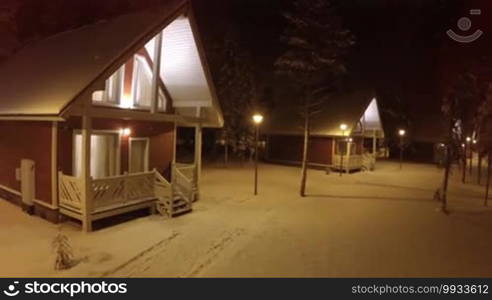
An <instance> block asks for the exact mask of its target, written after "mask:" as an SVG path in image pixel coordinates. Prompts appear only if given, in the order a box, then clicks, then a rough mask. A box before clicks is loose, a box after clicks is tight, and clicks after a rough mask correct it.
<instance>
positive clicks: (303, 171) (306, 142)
mask: <svg viewBox="0 0 492 300" xmlns="http://www.w3.org/2000/svg"><path fill="white" fill-rule="evenodd" d="M304 114H305V115H304V147H303V151H302V169H301V190H300V195H301V197H305V196H306V181H307V167H308V150H309V125H310V124H309V123H310V116H309V101H307V102H306V104H305V107H304Z"/></svg>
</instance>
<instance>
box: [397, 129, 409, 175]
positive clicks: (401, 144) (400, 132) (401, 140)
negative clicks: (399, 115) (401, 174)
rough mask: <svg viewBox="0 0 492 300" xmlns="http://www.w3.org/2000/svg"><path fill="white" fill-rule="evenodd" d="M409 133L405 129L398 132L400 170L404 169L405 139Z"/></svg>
mask: <svg viewBox="0 0 492 300" xmlns="http://www.w3.org/2000/svg"><path fill="white" fill-rule="evenodd" d="M406 134H407V132H406V131H405V130H404V129H400V130H398V135H399V136H400V170H401V169H402V164H403V139H404V138H405V135H406Z"/></svg>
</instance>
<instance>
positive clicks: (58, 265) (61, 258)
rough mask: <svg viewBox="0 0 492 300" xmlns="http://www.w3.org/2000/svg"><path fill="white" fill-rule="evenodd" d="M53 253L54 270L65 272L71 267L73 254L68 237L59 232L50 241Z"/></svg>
mask: <svg viewBox="0 0 492 300" xmlns="http://www.w3.org/2000/svg"><path fill="white" fill-rule="evenodd" d="M51 245H52V247H53V250H54V251H55V255H56V259H55V270H66V269H69V268H71V267H72V266H73V252H72V247H71V246H70V241H69V240H68V237H67V236H66V235H64V234H62V233H61V232H59V233H58V234H57V235H56V237H55V238H54V239H53V241H52V244H51Z"/></svg>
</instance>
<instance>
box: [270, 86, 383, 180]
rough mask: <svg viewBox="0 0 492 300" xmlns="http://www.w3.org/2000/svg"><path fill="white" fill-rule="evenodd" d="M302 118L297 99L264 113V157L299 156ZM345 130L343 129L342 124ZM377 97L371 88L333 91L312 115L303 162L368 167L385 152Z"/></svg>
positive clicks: (293, 159)
mask: <svg viewBox="0 0 492 300" xmlns="http://www.w3.org/2000/svg"><path fill="white" fill-rule="evenodd" d="M303 124H304V121H303V118H302V116H301V114H300V107H299V105H297V104H296V103H292V104H290V103H289V105H281V106H279V107H277V108H276V109H274V111H273V112H272V113H271V116H269V117H268V118H266V123H265V126H264V128H263V129H262V130H263V131H262V133H263V135H264V136H265V138H266V149H265V159H266V160H267V161H270V162H275V163H283V164H299V163H300V162H301V160H302V152H303V138H304V126H303ZM342 124H344V125H345V126H346V130H342V129H343V128H344V126H342ZM384 136H385V135H384V130H383V125H382V122H381V116H380V113H379V107H378V102H377V99H376V97H375V95H374V93H373V92H371V91H357V92H344V93H337V94H332V95H330V96H329V97H327V100H326V101H325V102H324V103H323V105H322V106H321V107H320V109H319V111H318V112H317V113H316V114H315V115H314V116H313V117H312V120H311V135H310V142H309V152H308V161H309V165H310V166H312V167H321V168H331V169H333V170H339V171H340V170H342V171H344V172H351V171H356V170H363V169H367V170H373V169H374V166H375V163H376V159H377V157H382V156H386V155H387V154H386V148H385V147H384V143H383V142H384Z"/></svg>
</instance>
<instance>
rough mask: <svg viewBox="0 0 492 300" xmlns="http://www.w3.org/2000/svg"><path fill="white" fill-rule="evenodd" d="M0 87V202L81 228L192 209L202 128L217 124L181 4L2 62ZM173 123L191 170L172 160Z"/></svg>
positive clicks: (43, 43)
mask: <svg viewBox="0 0 492 300" xmlns="http://www.w3.org/2000/svg"><path fill="white" fill-rule="evenodd" d="M0 90H1V91H2V93H1V94H0V165H1V166H2V168H1V169H0V197H1V198H3V199H6V200H10V201H12V202H14V203H17V204H20V205H22V206H23V208H24V209H25V210H27V211H30V212H33V213H35V214H36V215H38V216H41V217H44V218H46V219H48V220H51V221H53V222H57V221H58V220H60V215H61V216H67V217H70V218H73V219H77V220H80V221H81V224H82V226H83V228H84V230H86V231H91V229H92V223H93V221H95V220H100V219H103V218H107V217H111V216H115V215H119V214H123V213H127V212H131V211H135V210H141V209H150V210H151V211H155V210H156V209H157V210H158V211H159V212H161V213H163V214H168V215H171V216H174V215H176V214H179V213H183V212H186V211H189V210H190V209H191V204H192V202H193V201H195V200H197V198H198V196H199V192H200V188H199V187H200V186H199V178H200V169H201V136H202V135H201V132H202V128H203V127H221V126H222V125H223V119H222V113H221V109H220V106H219V103H218V100H217V98H216V94H215V91H214V86H213V83H212V81H211V76H210V74H209V69H208V67H207V64H206V59H205V56H204V52H203V49H202V45H201V43H200V38H199V31H198V28H197V26H196V23H195V19H194V17H193V12H192V9H191V6H190V3H189V1H187V0H170V1H167V2H166V4H163V5H161V6H159V7H155V8H154V9H152V10H151V11H141V12H138V13H133V14H128V15H123V16H119V17H117V18H115V19H112V20H108V21H103V22H99V23H96V24H93V25H88V26H85V27H82V28H79V29H76V30H72V31H68V32H64V33H60V34H57V35H55V36H52V37H49V38H46V39H43V40H40V41H37V42H32V43H30V44H28V45H26V46H25V47H23V48H22V49H21V50H20V51H18V52H17V53H15V54H14V55H13V56H11V57H9V58H8V59H7V60H5V61H4V62H2V63H1V64H0ZM179 126H183V127H193V128H195V139H196V142H195V145H196V146H195V159H194V163H193V164H189V165H183V164H179V162H177V161H176V155H175V153H176V142H175V141H176V130H177V127H179Z"/></svg>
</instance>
